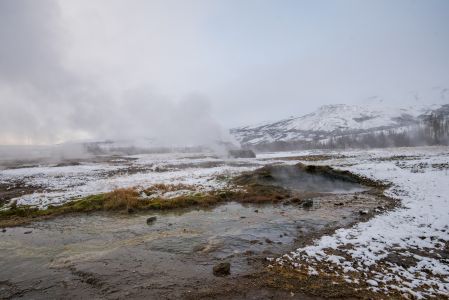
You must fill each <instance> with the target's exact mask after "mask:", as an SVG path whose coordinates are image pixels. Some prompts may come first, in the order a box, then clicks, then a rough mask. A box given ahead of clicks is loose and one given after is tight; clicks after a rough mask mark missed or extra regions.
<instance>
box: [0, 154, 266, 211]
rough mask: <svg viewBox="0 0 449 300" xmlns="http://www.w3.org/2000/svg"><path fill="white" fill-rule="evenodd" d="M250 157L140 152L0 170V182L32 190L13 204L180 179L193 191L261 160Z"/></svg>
mask: <svg viewBox="0 0 449 300" xmlns="http://www.w3.org/2000/svg"><path fill="white" fill-rule="evenodd" d="M265 163H266V161H259V160H254V159H252V160H251V159H249V160H245V159H232V160H231V159H221V158H216V157H213V156H211V155H206V154H204V153H202V154H201V153H200V154H191V153H190V154H185V153H184V154H176V153H174V154H146V155H137V156H126V157H117V158H108V159H104V161H102V162H81V163H80V164H76V165H69V166H59V165H42V166H34V167H25V168H16V169H6V170H1V171H0V184H3V185H5V186H8V188H10V187H15V188H18V189H20V188H21V187H31V189H33V188H34V189H35V191H34V192H32V193H27V194H25V195H22V196H20V197H16V198H14V199H13V200H16V201H17V204H19V205H36V206H39V207H41V208H44V207H46V206H48V205H49V204H61V203H64V202H67V201H70V200H72V199H76V198H79V197H83V196H88V195H93V194H98V193H103V192H108V191H112V190H114V189H117V188H126V187H137V188H148V187H149V186H151V185H154V184H159V183H164V184H185V185H190V186H194V187H195V190H197V191H207V190H212V189H218V188H221V187H223V186H224V185H225V182H224V181H223V180H220V178H219V175H225V176H231V175H233V174H237V173H240V172H243V171H248V170H252V169H255V168H257V167H259V166H260V165H261V164H265Z"/></svg>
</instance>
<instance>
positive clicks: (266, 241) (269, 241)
mask: <svg viewBox="0 0 449 300" xmlns="http://www.w3.org/2000/svg"><path fill="white" fill-rule="evenodd" d="M265 243H267V244H273V241H272V240H270V239H265Z"/></svg>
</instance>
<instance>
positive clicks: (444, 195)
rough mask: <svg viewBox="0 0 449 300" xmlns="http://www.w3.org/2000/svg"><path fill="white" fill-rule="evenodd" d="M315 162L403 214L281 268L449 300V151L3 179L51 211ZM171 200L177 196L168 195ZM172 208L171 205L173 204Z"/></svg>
mask: <svg viewBox="0 0 449 300" xmlns="http://www.w3.org/2000/svg"><path fill="white" fill-rule="evenodd" d="M314 154H330V155H334V156H333V157H335V158H332V159H328V160H321V161H313V162H311V161H303V162H304V163H306V164H323V165H331V166H333V167H335V168H338V169H343V170H349V171H351V172H354V173H356V174H360V175H363V176H366V177H369V178H372V179H375V180H379V181H384V182H387V183H391V184H392V186H391V187H390V188H389V189H388V190H387V191H386V194H387V196H390V197H392V198H396V199H399V200H400V202H401V207H400V208H397V209H395V210H393V211H390V212H387V213H383V214H380V215H377V216H375V217H374V218H373V219H371V220H369V221H368V222H365V223H359V224H357V225H356V226H354V227H352V228H347V229H340V230H337V231H336V232H335V233H334V234H333V235H331V236H324V237H322V238H320V239H318V240H316V241H315V243H314V244H313V245H309V246H307V247H305V248H301V249H297V250H296V251H294V252H291V253H288V254H286V255H284V256H283V257H280V258H277V259H276V260H274V261H273V264H274V263H277V264H278V265H282V266H285V267H288V268H292V267H293V268H294V269H298V270H302V271H306V272H307V273H308V274H309V275H310V276H324V275H325V276H335V282H339V281H340V282H341V281H344V282H346V283H348V284H350V285H352V286H353V287H355V288H357V289H362V290H363V289H369V290H371V291H374V292H378V293H386V294H388V293H391V292H398V291H399V293H401V294H403V296H404V297H405V296H406V295H411V296H414V297H418V298H427V297H430V296H437V297H444V298H446V297H448V296H449V250H448V249H449V148H448V147H423V148H400V149H399V148H398V149H383V150H369V151H333V152H323V151H301V152H283V153H268V154H263V155H258V157H257V158H256V159H223V158H216V157H213V156H211V155H205V154H164V155H155V154H153V155H141V156H130V157H122V158H117V159H115V158H114V159H112V160H108V161H103V162H85V163H81V164H80V165H72V166H54V165H53V166H52V165H42V166H37V167H28V168H18V169H6V170H1V171H0V184H4V185H5V184H6V185H11V184H13V185H14V184H15V185H18V186H20V187H27V186H30V187H33V188H36V191H34V192H33V193H28V194H25V195H21V196H19V197H17V198H15V199H13V200H16V201H17V203H18V204H28V205H37V206H39V207H46V206H47V205H49V204H60V203H64V202H67V201H70V200H72V199H76V198H77V197H78V198H79V197H81V196H87V195H92V194H97V193H101V192H107V191H111V190H113V189H116V188H121V187H142V188H146V187H148V186H151V185H152V184H157V183H164V184H185V185H189V186H194V187H195V189H196V190H199V191H205V190H213V189H217V188H221V187H224V185H225V184H226V183H225V182H226V181H223V180H222V179H220V178H221V177H223V176H233V175H235V174H239V173H241V172H243V171H248V170H253V169H256V168H258V167H260V166H262V165H266V164H269V163H288V164H295V163H297V162H298V160H299V161H301V157H298V158H297V159H298V160H296V159H293V160H282V159H280V158H283V157H284V158H285V157H289V156H290V157H295V156H305V155H314ZM168 198H169V195H168ZM168 201H169V200H168Z"/></svg>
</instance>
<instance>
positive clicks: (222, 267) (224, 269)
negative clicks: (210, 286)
mask: <svg viewBox="0 0 449 300" xmlns="http://www.w3.org/2000/svg"><path fill="white" fill-rule="evenodd" d="M213 273H214V275H215V276H227V275H229V274H231V264H230V263H228V262H222V263H219V264H218V265H215V266H214V268H213Z"/></svg>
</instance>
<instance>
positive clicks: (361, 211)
mask: <svg viewBox="0 0 449 300" xmlns="http://www.w3.org/2000/svg"><path fill="white" fill-rule="evenodd" d="M368 213H369V211H368V210H366V209H365V210H360V211H359V214H361V215H367V214H368Z"/></svg>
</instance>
